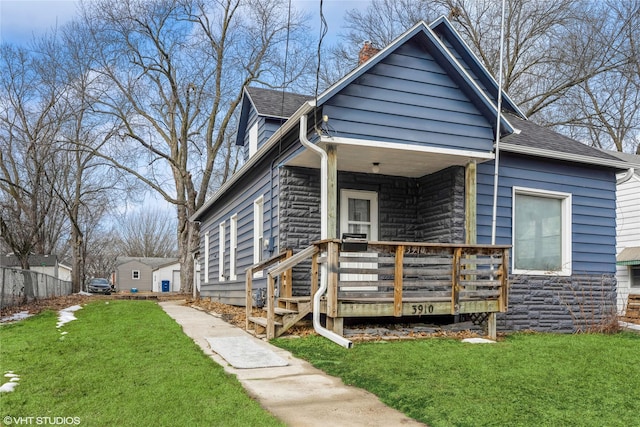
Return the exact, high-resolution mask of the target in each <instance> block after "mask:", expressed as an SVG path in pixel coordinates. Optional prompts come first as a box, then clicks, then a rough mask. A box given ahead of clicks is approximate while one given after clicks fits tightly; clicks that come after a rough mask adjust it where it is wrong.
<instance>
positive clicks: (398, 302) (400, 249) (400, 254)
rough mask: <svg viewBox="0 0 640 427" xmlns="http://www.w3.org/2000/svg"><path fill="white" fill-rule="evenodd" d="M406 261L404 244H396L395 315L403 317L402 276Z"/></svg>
mask: <svg viewBox="0 0 640 427" xmlns="http://www.w3.org/2000/svg"><path fill="white" fill-rule="evenodd" d="M403 263H404V245H398V246H396V263H395V273H394V278H393V315H394V316H395V317H402V276H403V275H404V273H403Z"/></svg>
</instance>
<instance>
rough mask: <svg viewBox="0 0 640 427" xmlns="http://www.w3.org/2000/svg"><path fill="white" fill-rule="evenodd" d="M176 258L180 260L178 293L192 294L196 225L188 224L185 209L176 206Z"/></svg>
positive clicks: (197, 238) (196, 241) (196, 235)
mask: <svg viewBox="0 0 640 427" xmlns="http://www.w3.org/2000/svg"><path fill="white" fill-rule="evenodd" d="M178 230H179V231H178V254H179V255H178V256H179V260H180V292H182V293H186V294H191V293H192V292H193V279H194V271H193V270H194V269H193V255H192V254H193V253H195V251H197V250H198V245H199V233H198V230H197V224H195V223H193V222H190V221H189V217H188V213H187V209H186V208H185V207H184V206H178Z"/></svg>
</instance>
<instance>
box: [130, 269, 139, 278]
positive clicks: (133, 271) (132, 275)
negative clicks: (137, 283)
mask: <svg viewBox="0 0 640 427" xmlns="http://www.w3.org/2000/svg"><path fill="white" fill-rule="evenodd" d="M136 273H138V274H137V276H138V277H136ZM131 280H140V270H131Z"/></svg>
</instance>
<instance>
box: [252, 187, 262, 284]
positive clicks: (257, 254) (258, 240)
mask: <svg viewBox="0 0 640 427" xmlns="http://www.w3.org/2000/svg"><path fill="white" fill-rule="evenodd" d="M263 245H264V198H263V197H262V196H260V197H258V198H257V199H256V200H255V201H254V202H253V263H254V264H258V263H259V262H261V261H262V257H263V251H264V248H263ZM255 276H256V277H262V272H261V271H259V272H257V273H256V274H255Z"/></svg>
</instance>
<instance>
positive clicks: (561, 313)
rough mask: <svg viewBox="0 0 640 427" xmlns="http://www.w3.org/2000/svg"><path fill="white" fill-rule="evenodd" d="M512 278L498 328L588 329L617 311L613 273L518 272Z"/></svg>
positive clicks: (521, 329) (572, 330)
mask: <svg viewBox="0 0 640 427" xmlns="http://www.w3.org/2000/svg"><path fill="white" fill-rule="evenodd" d="M509 279H510V288H509V309H508V311H507V312H506V313H499V314H498V319H497V327H498V330H502V331H505V332H511V331H523V330H535V331H546V332H569V333H570V332H576V331H585V330H588V329H589V327H591V326H597V325H600V324H602V322H606V321H607V320H611V319H612V318H611V315H615V313H616V279H615V276H614V275H613V274H609V275H588V274H576V275H574V276H570V277H558V276H524V275H516V276H510V278H509Z"/></svg>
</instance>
